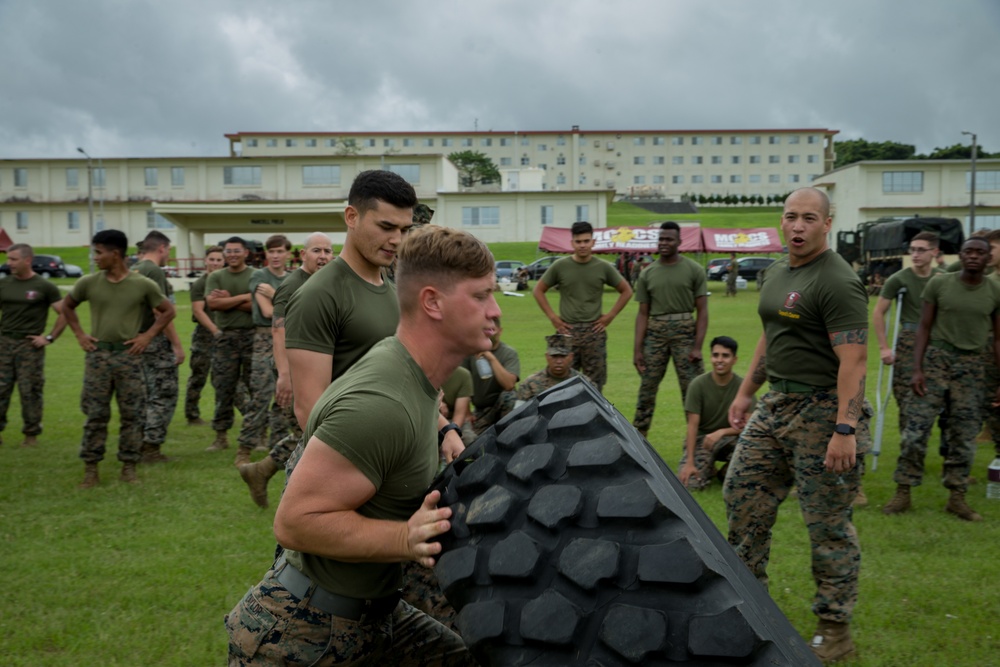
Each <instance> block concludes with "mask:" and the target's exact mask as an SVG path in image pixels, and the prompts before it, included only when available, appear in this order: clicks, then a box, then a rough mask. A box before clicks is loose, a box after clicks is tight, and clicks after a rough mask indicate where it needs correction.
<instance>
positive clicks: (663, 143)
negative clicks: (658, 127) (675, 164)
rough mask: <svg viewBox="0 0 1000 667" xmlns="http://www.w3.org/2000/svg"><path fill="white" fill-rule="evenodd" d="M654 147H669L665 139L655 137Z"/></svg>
mask: <svg viewBox="0 0 1000 667" xmlns="http://www.w3.org/2000/svg"><path fill="white" fill-rule="evenodd" d="M653 145H654V146H666V145H667V140H666V139H664V138H663V137H653Z"/></svg>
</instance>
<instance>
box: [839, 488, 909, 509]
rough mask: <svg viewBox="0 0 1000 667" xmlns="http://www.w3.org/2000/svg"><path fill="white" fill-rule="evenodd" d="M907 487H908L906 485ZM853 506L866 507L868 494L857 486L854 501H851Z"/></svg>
mask: <svg viewBox="0 0 1000 667" xmlns="http://www.w3.org/2000/svg"><path fill="white" fill-rule="evenodd" d="M907 488H909V487H907ZM852 504H853V505H854V506H855V507H867V506H868V496H866V495H865V490H864V489H862V488H861V487H858V495H856V496H854V502H853V503H852Z"/></svg>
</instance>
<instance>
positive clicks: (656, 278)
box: [632, 221, 708, 436]
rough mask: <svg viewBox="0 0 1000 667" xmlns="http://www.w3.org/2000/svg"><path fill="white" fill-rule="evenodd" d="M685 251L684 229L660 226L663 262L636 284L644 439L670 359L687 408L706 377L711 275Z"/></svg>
mask: <svg viewBox="0 0 1000 667" xmlns="http://www.w3.org/2000/svg"><path fill="white" fill-rule="evenodd" d="M680 247H681V228H680V225H678V224H677V223H676V222H669V221H668V222H664V223H663V224H662V225H660V239H659V248H658V249H659V252H660V261H658V262H656V263H655V264H651V265H650V266H649V267H648V268H646V269H644V270H643V272H642V273H641V274H639V279H638V280H637V281H636V284H635V300H636V301H638V302H639V312H638V313H636V316H635V340H634V350H633V361H634V363H635V368H636V370H637V371H639V376H640V377H641V378H642V381H641V382H640V384H639V398H638V400H637V401H636V406H635V419H634V420H633V422H632V423H633V425H634V426H635V428H636V429H637V430H638V431H639V432H640V433H642V435H643V436H645V435H646V433H647V432H648V431H649V426H650V424H652V423H653V411H654V410H655V409H656V394H657V392H658V391H659V390H660V382H662V381H663V375H664V374H665V373H666V372H667V364H669V363H670V359H671V358H672V359H673V360H674V369H675V370H676V371H677V382H678V383H679V384H680V387H681V402H682V403H683V402H684V399H685V398H686V397H687V389H688V385H689V384H690V383H691V381H692V380H694V379H695V378H696V377H698V376H699V375H701V374H702V373H704V372H705V365H704V364H703V363H702V358H701V347H702V345H703V344H704V342H705V332H707V331H708V284H707V283H706V281H705V270H704V269H702V268H701V266H700V265H699V264H698V263H697V262H695V261H694V260H692V259H689V258H687V257H684V256H683V255H681V254H680V253H679V252H678V251H679V250H680ZM692 311H697V313H698V317H697V319H695V320H692V319H691V312H692Z"/></svg>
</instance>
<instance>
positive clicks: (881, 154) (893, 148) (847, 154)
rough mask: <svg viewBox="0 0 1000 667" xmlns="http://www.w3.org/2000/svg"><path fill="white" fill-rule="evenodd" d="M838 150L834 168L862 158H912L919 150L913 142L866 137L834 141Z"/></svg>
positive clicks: (835, 148)
mask: <svg viewBox="0 0 1000 667" xmlns="http://www.w3.org/2000/svg"><path fill="white" fill-rule="evenodd" d="M834 150H836V151H837V161H836V163H835V164H834V168H837V167H843V166H845V165H848V164H853V163H855V162H860V161H862V160H910V159H912V158H913V157H914V156H915V155H916V152H917V149H916V147H915V146H913V145H911V144H901V143H898V142H895V141H882V142H877V141H865V140H864V139H847V140H846V141H837V142H835V143H834Z"/></svg>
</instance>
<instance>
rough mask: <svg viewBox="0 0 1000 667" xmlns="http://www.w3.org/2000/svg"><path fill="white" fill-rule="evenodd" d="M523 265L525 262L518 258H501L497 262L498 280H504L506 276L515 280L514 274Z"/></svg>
mask: <svg viewBox="0 0 1000 667" xmlns="http://www.w3.org/2000/svg"><path fill="white" fill-rule="evenodd" d="M522 266H524V262H519V261H517V260H516V259H501V260H500V261H498V262H497V263H496V269H497V280H503V279H504V278H507V279H508V280H514V274H515V273H517V270H518V269H519V268H521V267H522Z"/></svg>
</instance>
